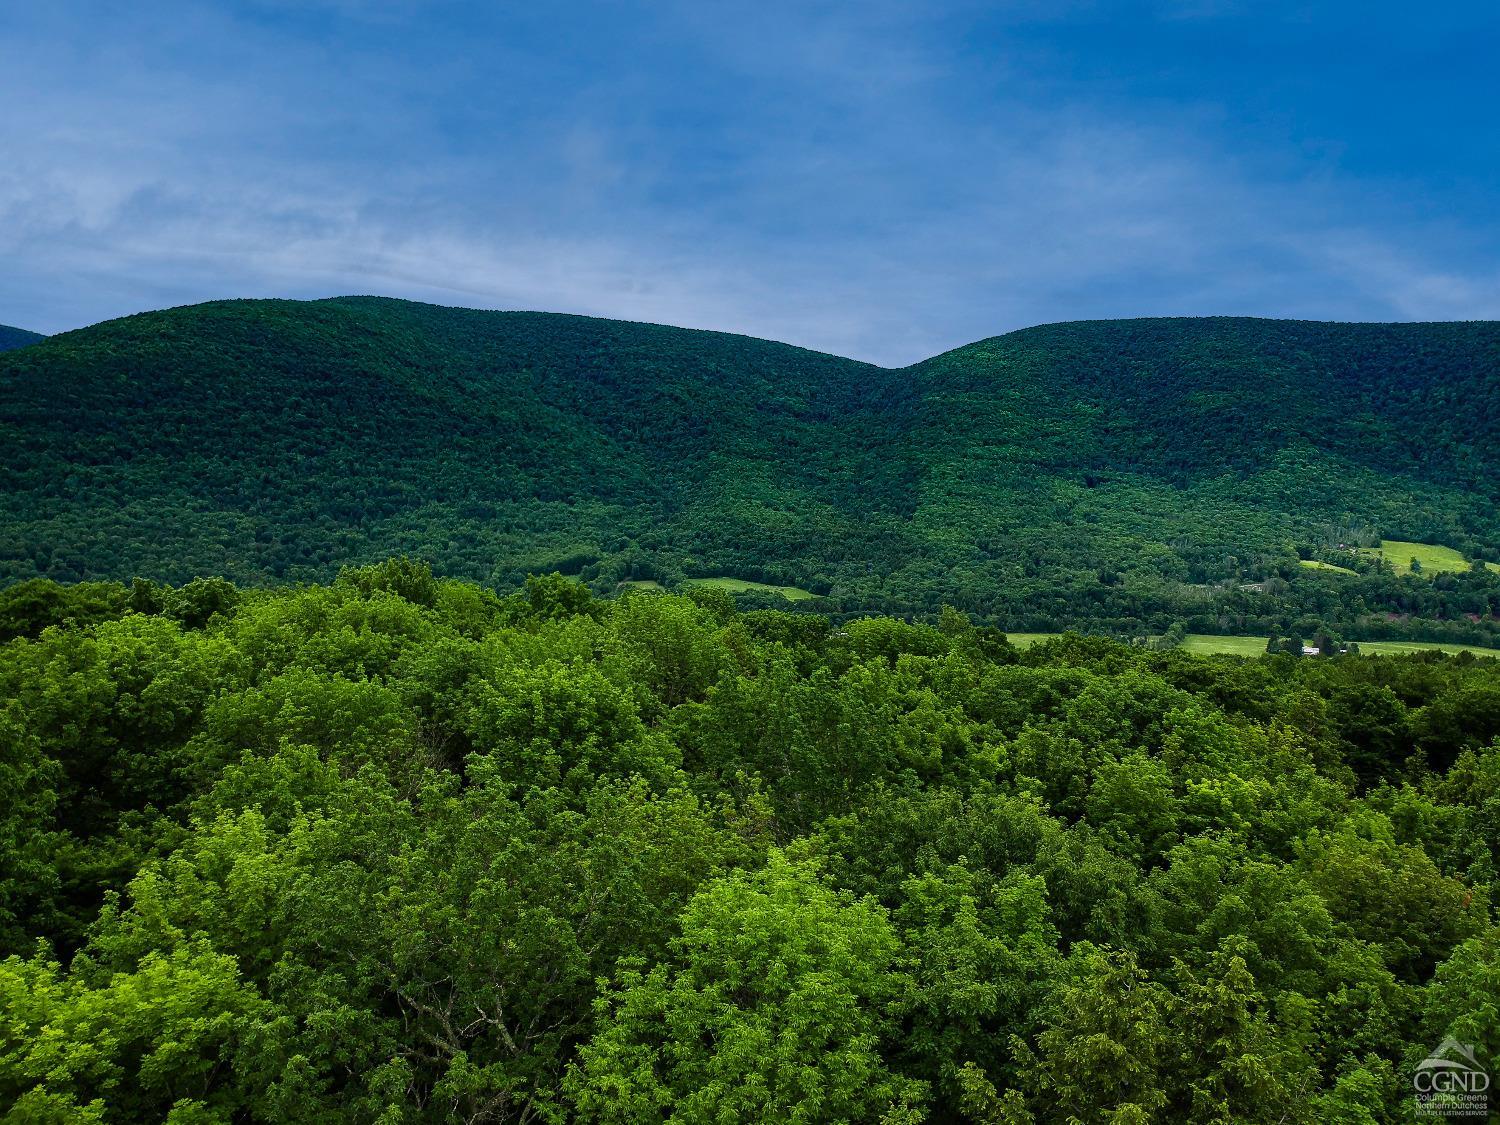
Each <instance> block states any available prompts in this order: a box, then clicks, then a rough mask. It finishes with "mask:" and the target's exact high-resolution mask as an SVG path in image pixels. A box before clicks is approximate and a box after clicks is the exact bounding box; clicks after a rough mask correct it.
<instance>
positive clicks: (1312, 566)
mask: <svg viewBox="0 0 1500 1125" xmlns="http://www.w3.org/2000/svg"><path fill="white" fill-rule="evenodd" d="M1302 565H1303V566H1305V567H1307V569H1308V570H1331V571H1333V572H1334V573H1336V574H1358V573H1359V571H1357V570H1350V569H1349V568H1348V567H1347V566H1334V565H1333V563H1330V562H1323V561H1322V560H1321V559H1303V560H1302Z"/></svg>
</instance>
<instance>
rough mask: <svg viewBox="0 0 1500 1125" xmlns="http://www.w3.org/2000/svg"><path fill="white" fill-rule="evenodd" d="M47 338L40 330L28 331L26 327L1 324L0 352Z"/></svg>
mask: <svg viewBox="0 0 1500 1125" xmlns="http://www.w3.org/2000/svg"><path fill="white" fill-rule="evenodd" d="M45 339H46V337H45V336H43V335H42V334H41V333H40V332H28V331H26V329H24V328H12V327H11V326H10V325H8V324H0V352H8V351H10V350H11V349H12V348H24V347H25V346H26V345H27V344H35V343H37V342H38V341H41V340H45Z"/></svg>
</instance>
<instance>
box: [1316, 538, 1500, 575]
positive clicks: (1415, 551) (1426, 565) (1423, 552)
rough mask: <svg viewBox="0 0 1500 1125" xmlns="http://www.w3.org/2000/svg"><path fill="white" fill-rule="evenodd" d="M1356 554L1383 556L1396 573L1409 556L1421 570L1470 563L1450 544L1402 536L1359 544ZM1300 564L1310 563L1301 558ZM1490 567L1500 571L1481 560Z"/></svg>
mask: <svg viewBox="0 0 1500 1125" xmlns="http://www.w3.org/2000/svg"><path fill="white" fill-rule="evenodd" d="M1359 554H1361V555H1364V556H1365V557H1366V558H1376V559H1378V558H1383V559H1385V560H1386V561H1387V562H1388V563H1390V564H1391V568H1392V569H1393V570H1395V572H1396V573H1397V574H1400V575H1406V574H1410V573H1412V566H1411V564H1412V560H1413V559H1415V560H1416V561H1417V562H1418V563H1419V564H1421V568H1422V570H1421V573H1423V574H1444V573H1446V574H1454V573H1457V572H1459V571H1465V570H1468V569H1469V567H1470V566H1471V565H1472V564H1471V563H1470V562H1469V560H1468V559H1466V558H1464V556H1463V555H1462V554H1461V553H1459V552H1458V551H1455V550H1454V549H1453V548H1452V547H1439V546H1438V545H1437V544H1436V543H1409V542H1407V541H1406V540H1404V539H1382V540H1381V541H1380V546H1378V547H1361V548H1359ZM1302 565H1303V566H1308V565H1311V564H1309V563H1306V562H1304V563H1303V564H1302ZM1484 565H1485V566H1487V567H1489V569H1491V570H1495V571H1500V566H1497V565H1495V564H1494V563H1485V564H1484Z"/></svg>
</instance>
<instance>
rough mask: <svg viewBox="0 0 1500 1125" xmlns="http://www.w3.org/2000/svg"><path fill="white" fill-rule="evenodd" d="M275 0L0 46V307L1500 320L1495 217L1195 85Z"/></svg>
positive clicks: (881, 354) (814, 32)
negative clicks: (1108, 84)
mask: <svg viewBox="0 0 1500 1125" xmlns="http://www.w3.org/2000/svg"><path fill="white" fill-rule="evenodd" d="M285 7H286V8H287V9H288V10H289V12H282V11H280V10H278V8H277V5H275V4H269V3H265V2H261V3H258V4H256V5H255V7H254V9H253V10H249V11H246V12H242V13H240V14H235V13H234V12H233V11H229V10H220V9H212V8H197V7H191V6H189V7H185V8H183V10H182V12H181V14H180V19H178V20H177V21H176V22H175V23H174V22H172V21H170V20H165V19H164V17H161V16H160V14H159V13H158V16H157V17H156V19H157V20H158V21H159V22H158V23H156V24H154V25H153V26H152V28H151V29H150V30H151V31H152V32H153V33H159V37H158V38H155V39H148V40H147V41H144V42H135V41H133V40H131V39H130V38H129V37H128V36H126V37H125V38H124V39H120V38H118V35H119V34H120V32H121V29H120V28H119V27H117V26H111V25H109V24H108V20H107V19H105V21H104V24H103V25H101V26H100V27H99V28H98V29H97V31H98V34H97V35H96V36H95V37H94V39H93V40H90V38H89V36H87V35H85V36H84V37H83V40H82V41H80V38H79V36H78V35H77V34H76V31H77V25H76V24H74V23H71V22H70V21H68V20H66V19H62V20H54V21H53V22H50V23H49V22H47V21H45V20H37V21H33V23H32V24H31V25H28V26H27V27H25V28H23V33H24V37H25V38H26V40H27V43H26V48H27V49H25V50H21V49H18V48H17V47H16V46H15V42H16V41H15V39H14V38H12V40H11V46H10V47H9V48H8V49H6V48H0V64H4V65H0V100H5V101H6V102H7V103H8V104H19V102H18V100H17V99H18V98H19V97H21V96H22V95H29V97H28V103H27V104H28V105H30V106H31V107H33V108H32V111H31V112H29V113H28V114H26V115H25V117H24V119H23V118H22V117H21V116H20V115H15V114H10V115H6V116H5V117H4V118H3V119H0V150H3V151H4V152H5V154H6V159H5V160H4V161H3V162H0V258H3V259H4V261H5V262H6V263H7V265H6V268H5V269H4V270H3V271H0V321H3V322H9V323H17V324H22V325H26V326H30V327H36V328H39V329H41V330H57V329H62V328H67V327H73V326H76V325H79V324H82V323H87V322H90V321H93V320H97V319H101V318H103V317H106V316H110V315H117V314H121V313H125V312H131V311H136V310H138V309H141V308H146V307H154V306H159V305H162V304H172V303H184V302H187V301H193V300H201V299H208V298H212V297H222V296H239V295H286V296H312V295H329V294H335V293H345V292H382V293H388V294H392V295H397V296H409V297H414V298H418V299H425V300H434V301H440V302H448V303H457V304H470V305H478V306H487V307H501V308H544V309H546V308H550V309H556V310H559V311H576V312H585V313H590V314H595V315H604V316H619V317H627V318H631V319H647V320H659V321H665V322H669V323H676V324H683V325H687V326H692V327H706V328H719V329H724V330H728V331H737V332H746V333H750V334H754V335H761V336H768V337H773V338H777V339H783V340H788V341H791V342H794V343H799V344H803V345H806V346H810V347H816V348H821V349H824V350H829V351H835V352H840V353H842V354H848V355H854V356H858V357H861V358H869V359H874V360H876V361H879V362H886V363H904V362H910V361H912V360H915V359H918V358H921V357H922V356H925V355H928V354H931V353H933V352H936V351H939V350H942V349H943V348H946V347H951V346H954V345H956V344H958V343H962V342H965V341H966V340H969V339H974V338H977V337H981V336H986V335H991V334H994V333H996V332H1000V331H1003V330H1007V329H1010V328H1015V327H1020V326H1023V325H1025V324H1030V323H1037V322H1041V321H1048V320H1059V319H1072V318H1078V317H1102V316H1129V315H1167V314H1183V315H1191V314H1208V313H1232V314H1254V315H1273V316H1274V315H1292V316H1310V317H1328V318H1341V319H1348V318H1366V319H1391V318H1408V317H1421V318H1427V317H1434V318H1436V317H1442V318H1450V317H1451V318H1464V317H1475V316H1495V315H1500V309H1497V307H1496V301H1495V294H1496V292H1497V287H1496V284H1495V282H1496V280H1497V278H1496V274H1495V271H1494V269H1493V266H1492V265H1487V264H1485V262H1484V261H1483V260H1482V258H1479V257H1476V256H1475V255H1474V254H1472V253H1465V252H1464V251H1463V247H1464V245H1465V242H1466V240H1467V241H1469V242H1472V240H1473V238H1474V237H1475V236H1476V235H1475V232H1476V230H1479V229H1480V228H1483V233H1485V234H1486V236H1489V235H1491V234H1493V230H1492V228H1489V227H1484V224H1485V223H1491V222H1492V220H1490V219H1489V218H1488V217H1487V216H1472V217H1469V218H1468V219H1464V217H1462V216H1460V217H1458V218H1457V219H1456V220H1453V221H1450V223H1449V224H1448V228H1447V229H1445V230H1444V231H1441V232H1435V231H1433V230H1432V228H1431V226H1430V225H1429V224H1427V223H1425V222H1424V221H1423V220H1422V219H1421V217H1420V208H1419V207H1417V206H1416V205H1415V203H1412V204H1407V203H1405V202H1403V201H1402V200H1401V199H1400V198H1396V199H1395V200H1394V201H1393V199H1392V192H1391V189H1390V181H1389V180H1379V181H1377V180H1376V179H1374V178H1372V177H1365V176H1360V175H1354V174H1350V173H1348V172H1345V171H1344V170H1342V169H1341V168H1340V167H1337V166H1333V165H1330V163H1329V162H1328V161H1327V160H1326V159H1322V158H1298V159H1293V160H1287V159H1285V154H1284V153H1273V154H1270V157H1271V158H1268V156H1267V154H1266V153H1264V152H1262V151H1260V150H1258V149H1257V148H1256V147H1255V146H1254V145H1243V144H1240V143H1238V142H1239V140H1240V138H1239V137H1238V136H1237V135H1236V134H1235V133H1233V132H1232V131H1229V132H1226V131H1225V128H1224V126H1223V120H1222V118H1223V114H1222V112H1221V111H1219V110H1218V109H1216V107H1215V106H1213V105H1210V104H1201V105H1200V104H1197V103H1195V102H1192V101H1179V102H1174V103H1170V104H1163V103H1161V102H1159V101H1151V100H1147V101H1141V102H1135V101H1128V100H1127V101H1120V100H1118V99H1101V98H1095V97H1091V96H1089V91H1088V90H1087V89H1086V88H1080V87H1078V86H1076V84H1075V85H1069V84H1067V83H1066V82H1061V81H1059V83H1058V84H1055V85H1054V84H1051V83H1042V84H1041V85H1039V84H1038V80H1037V79H1036V78H1035V76H1034V75H1033V74H1030V73H1029V72H1028V67H1027V65H1023V64H1025V63H1026V60H1025V58H1024V56H1025V52H1026V44H1025V43H1024V42H1014V43H1013V42H1009V41H1007V40H1005V39H1004V38H1003V37H1002V38H1001V39H999V40H997V41H995V43H994V45H993V49H992V50H988V51H986V52H985V53H984V55H983V57H982V58H977V59H976V57H975V54H974V52H973V50H972V45H971V44H969V43H968V42H967V41H966V40H965V38H964V37H965V35H966V34H968V33H969V32H970V30H971V25H972V21H973V19H974V18H976V17H975V14H974V10H972V9H967V8H965V7H964V6H961V5H960V6H955V7H953V8H952V9H944V10H942V11H939V12H934V11H933V10H932V9H931V8H930V7H927V6H922V7H918V6H916V5H912V4H906V3H900V2H889V3H883V4H877V5H873V6H871V8H870V9H869V11H868V12H867V13H866V16H865V18H863V19H859V20H851V19H849V18H848V16H847V15H846V14H845V13H844V12H843V10H842V9H838V8H835V7H833V6H829V7H826V8H824V7H819V6H806V5H795V6H793V5H787V6H784V7H779V6H772V7H770V8H765V9H762V10H760V15H759V19H756V18H752V16H751V15H750V14H748V13H749V10H748V9H743V8H739V7H735V8H732V9H731V8H730V6H722V7H720V6H714V5H708V6H693V7H691V8H689V7H683V8H681V9H670V8H666V7H661V8H652V9H647V8H640V9H632V10H630V11H629V13H628V18H621V17H620V15H619V9H618V8H603V7H601V8H600V9H599V10H598V11H599V22H600V26H599V27H596V28H593V29H592V30H591V31H589V32H585V33H584V38H583V39H581V40H579V41H576V42H575V41H571V40H570V41H566V42H564V41H559V40H555V39H554V38H553V36H555V35H559V34H561V31H562V29H561V26H560V25H555V24H552V23H549V22H548V20H546V19H545V18H538V17H533V18H531V19H530V20H523V21H513V22H506V21H504V20H501V21H498V22H496V21H494V20H488V21H485V20H480V21H479V22H478V23H476V24H475V26H474V27H472V28H470V29H469V35H470V37H471V39H472V41H468V40H466V39H465V37H464V35H463V34H461V33H449V32H445V31H444V30H443V29H442V28H439V27H433V26H427V25H424V24H422V23H421V21H420V20H415V18H414V17H415V13H414V10H413V9H412V8H411V7H410V6H406V5H402V4H399V3H395V2H394V0H393V2H391V3H377V4H375V5H374V6H373V7H366V6H365V5H363V4H359V3H356V2H355V0H347V2H343V3H331V4H325V5H322V10H321V12H319V13H317V14H316V18H317V20H319V21H321V22H315V23H312V24H308V23H307V22H305V21H306V19H307V18H309V17H307V16H306V9H305V8H304V7H302V6H290V5H288V6H285ZM448 7H449V8H456V7H458V6H457V5H449V6H448ZM980 7H983V6H980ZM1198 7H1201V5H1199V6H1198ZM1213 7H1215V8H1217V7H1218V5H1213ZM356 9H357V10H356ZM611 13H613V15H611ZM663 13H665V14H663ZM1179 14H1180V13H1179ZM1199 14H1200V15H1203V16H1205V17H1206V16H1208V15H1211V14H1212V13H1208V12H1200V13H1199ZM283 17H284V18H283ZM611 20H613V21H614V22H611ZM288 21H290V22H288ZM299 21H300V22H299ZM168 25H170V26H168ZM398 25H399V26H398ZM393 27H395V28H397V30H395V31H393V30H392V28H393ZM338 32H343V33H344V34H345V36H346V41H340V40H339V39H338V38H337V34H336V33H338ZM330 37H332V38H330ZM200 44H201V45H204V46H203V48H202V50H201V51H200V50H197V47H198V45H200ZM200 56H201V57H200ZM331 66H337V67H340V68H341V69H335V70H330V69H329V67H331ZM1043 95H1047V96H1043ZM1052 95H1057V96H1052ZM1351 216H1363V217H1364V218H1365V220H1366V221H1363V222H1361V221H1351Z"/></svg>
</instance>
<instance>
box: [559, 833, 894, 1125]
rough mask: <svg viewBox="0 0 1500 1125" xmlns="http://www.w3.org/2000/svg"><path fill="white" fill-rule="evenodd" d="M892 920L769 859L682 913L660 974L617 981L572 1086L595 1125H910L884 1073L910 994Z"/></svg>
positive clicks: (630, 974)
mask: <svg viewBox="0 0 1500 1125" xmlns="http://www.w3.org/2000/svg"><path fill="white" fill-rule="evenodd" d="M899 948H900V943H899V941H898V940H897V937H896V933H895V931H894V930H893V929H892V928H891V925H890V923H889V921H888V920H887V918H886V916H885V912H884V911H883V910H882V909H881V908H880V907H879V906H878V905H875V904H874V903H871V902H868V901H860V902H856V901H848V900H846V899H844V898H841V897H840V896H838V895H836V894H835V892H833V891H832V890H830V889H829V888H828V887H826V886H825V885H823V883H822V882H821V881H820V880H819V879H818V877H817V874H816V872H814V871H812V870H810V869H808V868H807V867H805V866H798V865H795V864H793V863H791V862H790V861H788V860H787V859H786V858H785V857H783V856H782V855H781V854H780V853H772V855H771V858H770V862H769V864H768V865H767V866H766V868H765V869H764V870H762V871H760V872H757V873H755V874H752V875H739V876H731V877H729V878H726V879H723V880H721V881H719V882H717V883H715V884H714V885H712V886H711V887H709V888H707V889H705V890H704V891H702V892H701V893H699V894H698V895H697V897H695V898H694V899H693V900H692V901H691V902H689V903H688V905H687V907H686V908H685V909H684V911H683V913H682V917H681V934H680V936H679V937H678V938H677V939H676V940H675V941H674V943H673V947H672V950H671V953H670V955H669V956H668V958H667V960H666V961H665V963H663V964H658V965H656V966H654V967H652V968H650V969H649V970H645V969H642V968H638V967H627V968H625V969H623V971H622V973H621V975H620V977H619V979H618V981H617V982H616V983H615V985H614V986H613V987H612V989H611V990H610V991H608V992H606V993H605V994H604V995H603V996H602V997H601V998H600V1000H599V1001H598V1010H599V1013H600V1025H599V1028H598V1030H597V1031H596V1032H595V1034H594V1037H593V1039H592V1040H591V1041H590V1042H589V1043H588V1044H587V1045H585V1046H584V1048H583V1049H582V1051H581V1052H580V1054H579V1062H578V1068H577V1069H576V1070H575V1071H574V1072H573V1073H572V1075H570V1077H569V1081H568V1088H569V1090H570V1092H571V1093H572V1095H573V1099H574V1101H575V1103H576V1104H577V1106H578V1109H579V1111H580V1114H581V1116H582V1117H583V1119H585V1120H589V1121H608V1122H621V1123H624V1122H636V1121H645V1120H669V1121H679V1122H683V1123H684V1125H687V1123H708V1122H725V1121H827V1122H855V1121H877V1120H880V1121H892V1122H895V1121H904V1120H916V1119H919V1118H918V1117H917V1116H916V1115H915V1113H914V1110H913V1106H914V1105H915V1104H917V1103H919V1101H920V1098H921V1094H922V1088H921V1085H920V1084H919V1083H916V1082H913V1081H912V1080H910V1079H903V1078H901V1077H899V1076H897V1075H895V1074H892V1073H891V1072H890V1070H889V1069H888V1068H887V1067H886V1065H885V1064H884V1061H883V1060H882V1058H881V1046H882V1042H883V1041H888V1040H889V1038H890V1037H891V1035H892V1034H893V1032H894V1030H895V1026H896V1024H895V1020H894V1018H893V1017H894V1014H895V1013H894V1009H895V1007H896V1005H897V1004H898V1002H899V1001H900V999H901V997H902V994H903V993H904V992H905V990H906V985H905V984H904V982H903V980H902V978H901V977H900V975H899V974H897V973H896V972H894V971H893V969H892V965H893V962H894V961H895V958H896V954H897V952H898V950H899Z"/></svg>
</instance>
